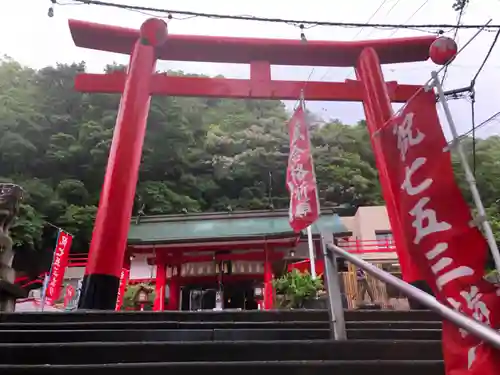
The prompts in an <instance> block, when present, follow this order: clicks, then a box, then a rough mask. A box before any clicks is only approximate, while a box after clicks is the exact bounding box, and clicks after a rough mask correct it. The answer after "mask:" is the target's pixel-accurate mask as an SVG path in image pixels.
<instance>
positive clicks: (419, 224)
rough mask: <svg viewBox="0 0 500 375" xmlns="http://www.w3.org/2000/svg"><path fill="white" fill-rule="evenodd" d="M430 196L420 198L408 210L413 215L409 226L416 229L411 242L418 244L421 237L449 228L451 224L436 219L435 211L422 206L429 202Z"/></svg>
mask: <svg viewBox="0 0 500 375" xmlns="http://www.w3.org/2000/svg"><path fill="white" fill-rule="evenodd" d="M430 200H431V199H430V198H428V197H423V198H421V199H420V200H419V201H418V202H417V204H416V205H415V207H413V208H412V209H411V211H410V215H411V216H414V217H415V220H413V222H412V223H411V226H412V227H413V228H415V229H416V233H415V238H414V239H413V243H414V244H415V245H418V244H419V243H420V241H421V240H422V238H424V237H426V236H428V235H429V234H432V233H436V232H444V231H446V230H449V229H451V225H450V224H449V223H447V222H445V221H438V220H437V218H436V211H434V210H433V209H431V208H424V207H425V205H426V204H427V203H429V202H430Z"/></svg>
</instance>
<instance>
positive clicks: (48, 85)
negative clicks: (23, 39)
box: [0, 58, 500, 273]
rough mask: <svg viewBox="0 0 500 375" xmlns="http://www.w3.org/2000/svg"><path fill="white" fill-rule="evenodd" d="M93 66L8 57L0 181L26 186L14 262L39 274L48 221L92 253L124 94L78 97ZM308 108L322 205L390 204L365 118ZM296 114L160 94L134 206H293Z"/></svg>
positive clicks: (493, 156)
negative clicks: (291, 151)
mask: <svg viewBox="0 0 500 375" xmlns="http://www.w3.org/2000/svg"><path fill="white" fill-rule="evenodd" d="M115 68H120V67H113V66H109V67H107V69H108V70H112V69H115ZM84 70H85V64H84V63H78V64H76V63H75V64H72V65H65V64H61V65H57V66H56V67H46V68H43V69H40V70H34V69H30V68H27V67H23V66H21V65H20V64H19V63H17V62H16V61H13V60H12V59H9V58H4V59H3V60H1V61H0V101H1V106H0V150H1V152H0V176H1V179H2V180H3V181H14V182H16V183H18V184H20V185H22V186H23V187H24V189H25V190H26V199H25V200H24V202H23V204H22V206H21V218H20V220H18V222H17V225H16V227H15V228H14V230H13V233H14V238H15V241H16V246H17V249H18V250H21V251H18V254H19V257H17V258H19V259H18V260H17V262H20V263H22V264H23V267H24V266H26V267H27V268H29V269H32V272H34V273H36V272H37V267H39V266H40V267H47V266H48V263H50V253H51V251H49V250H51V249H52V246H53V243H54V239H55V235H56V230H55V229H54V228H53V227H52V226H51V225H48V224H47V223H51V224H53V225H55V226H59V227H62V228H64V229H66V230H67V231H69V232H71V233H73V234H74V235H75V239H74V245H73V249H72V250H73V251H74V252H85V251H87V249H88V243H89V239H90V236H91V231H92V227H93V220H94V216H95V213H96V207H97V204H98V200H99V193H100V188H101V184H102V181H103V176H104V170H105V166H106V161H107V155H108V150H109V146H110V142H111V137H112V132H113V127H114V124H115V118H116V114H117V109H118V104H119V96H118V95H97V94H81V93H77V92H75V91H74V90H73V78H74V76H75V74H76V73H77V72H81V71H84ZM170 74H182V72H170ZM310 115H311V117H312V119H313V121H312V122H313V123H315V124H316V125H314V126H313V127H312V141H313V145H314V146H315V148H314V157H315V165H316V173H317V179H318V184H319V188H320V193H319V196H320V200H321V203H322V206H323V207H325V206H337V205H339V204H349V205H355V206H356V205H366V204H375V203H381V198H380V192H379V185H378V182H377V171H376V168H375V163H374V158H373V155H372V153H371V147H370V141H369V138H368V134H367V132H366V128H365V124H364V122H363V121H360V122H359V123H358V124H356V125H353V126H349V125H344V124H342V123H340V122H339V121H331V122H328V123H322V122H321V121H318V119H315V118H314V116H313V115H312V114H310ZM288 117H289V113H287V111H286V110H285V107H284V105H283V104H282V103H281V102H278V101H263V100H225V99H207V98H176V97H155V98H154V99H153V100H152V104H151V111H150V115H149V120H148V133H147V136H146V140H145V145H144V153H143V160H142V166H141V170H140V178H139V183H138V188H137V199H136V205H135V206H136V207H134V210H135V212H137V210H138V209H140V208H142V210H143V211H144V213H145V214H168V213H181V212H197V211H225V210H241V209H265V208H269V207H271V206H273V207H275V208H285V207H287V205H288V193H287V191H286V188H285V170H286V162H287V155H288V135H287V132H286V121H287V119H288ZM499 146H500V138H499V137H490V138H488V139H486V140H484V141H479V142H478V144H477V150H478V151H477V159H478V162H477V165H478V184H479V187H480V188H481V190H482V192H483V194H484V197H485V201H486V204H487V206H489V207H490V208H489V209H490V211H491V212H495V213H496V212H497V211H498V210H497V208H496V206H495V204H496V203H495V202H496V201H495V200H496V199H497V197H498V191H499V190H500V179H499V177H500V169H499V168H498V163H499V160H500V147H499ZM39 250H47V251H41V252H40V251H39ZM36 253H37V254H44V255H42V258H43V259H40V255H38V256H37V255H35V254H36ZM17 258H16V259H17Z"/></svg>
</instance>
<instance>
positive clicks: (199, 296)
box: [65, 206, 397, 310]
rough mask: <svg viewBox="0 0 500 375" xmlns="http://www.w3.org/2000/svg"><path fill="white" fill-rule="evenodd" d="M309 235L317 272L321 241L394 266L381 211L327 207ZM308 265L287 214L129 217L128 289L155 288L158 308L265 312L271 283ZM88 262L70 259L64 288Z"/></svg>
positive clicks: (75, 257)
mask: <svg viewBox="0 0 500 375" xmlns="http://www.w3.org/2000/svg"><path fill="white" fill-rule="evenodd" d="M312 234H313V244H314V251H315V256H316V263H317V264H318V267H317V268H318V272H319V273H320V272H321V270H322V250H321V236H323V237H324V238H326V239H328V240H331V239H333V238H334V239H335V240H336V241H337V243H338V244H339V245H340V246H343V247H344V248H346V249H349V250H350V251H352V252H354V253H357V254H358V255H360V256H362V257H363V258H364V259H367V260H370V261H372V262H377V263H385V264H387V265H390V266H397V255H396V253H395V249H394V246H393V242H392V235H391V230H390V225H389V219H388V216H387V211H386V209H385V207H384V206H373V207H359V208H358V209H357V210H355V209H352V208H346V209H335V210H334V211H333V210H332V209H324V210H322V212H321V217H320V219H319V220H318V221H317V222H316V223H315V224H313V226H312ZM308 259H309V249H308V243H307V236H306V234H305V233H299V234H297V233H294V232H293V231H292V229H291V228H290V225H289V223H288V210H273V211H270V210H269V211H244V212H219V213H196V214H181V215H156V216H142V217H135V218H133V220H132V223H131V226H130V230H129V235H128V247H127V255H126V259H124V267H125V268H127V269H129V280H128V284H129V285H130V284H137V283H149V284H153V285H155V288H156V294H157V298H156V300H155V309H156V310H198V309H217V308H224V309H259V308H261V309H270V308H272V307H273V306H272V305H273V294H272V285H271V282H272V279H273V277H275V276H280V275H281V274H283V273H284V272H286V271H287V269H289V266H290V265H291V264H296V263H298V262H301V261H306V262H308ZM85 264H86V257H85V256H81V257H79V256H78V255H77V254H72V256H71V260H70V265H69V267H68V269H67V271H66V275H65V279H66V283H71V284H76V283H77V281H78V280H81V278H82V277H83V273H84V268H85ZM160 295H161V296H164V298H161V297H158V296H160Z"/></svg>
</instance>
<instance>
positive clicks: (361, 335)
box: [347, 328, 442, 340]
mask: <svg viewBox="0 0 500 375" xmlns="http://www.w3.org/2000/svg"><path fill="white" fill-rule="evenodd" d="M441 334H442V331H441V330H440V329H390V328H389V329H383V328H381V329H377V328H369V329H348V330H347V337H348V338H349V339H352V340H441Z"/></svg>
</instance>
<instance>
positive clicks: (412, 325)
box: [0, 320, 441, 331]
mask: <svg viewBox="0 0 500 375" xmlns="http://www.w3.org/2000/svg"><path fill="white" fill-rule="evenodd" d="M346 326H347V328H355V329H369V328H375V329H441V322H439V321H386V320H382V321H347V323H346ZM329 327H330V325H329V323H328V321H326V320H325V321H298V322H293V321H264V322H261V321H257V322H251V321H246V322H217V321H215V322H213V321H200V322H177V321H116V322H113V321H98V322H96V321H82V322H79V321H72V322H56V321H54V322H44V323H35V322H4V323H0V331H7V330H110V329H252V328H253V329H257V328H260V329H293V328H295V329H299V328H300V329H327V328H329Z"/></svg>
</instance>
